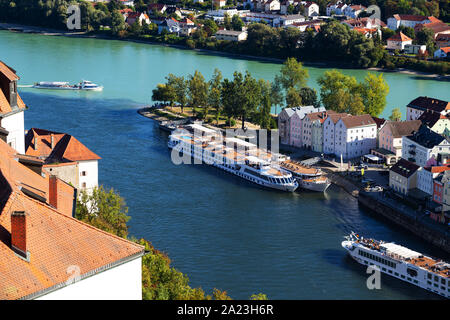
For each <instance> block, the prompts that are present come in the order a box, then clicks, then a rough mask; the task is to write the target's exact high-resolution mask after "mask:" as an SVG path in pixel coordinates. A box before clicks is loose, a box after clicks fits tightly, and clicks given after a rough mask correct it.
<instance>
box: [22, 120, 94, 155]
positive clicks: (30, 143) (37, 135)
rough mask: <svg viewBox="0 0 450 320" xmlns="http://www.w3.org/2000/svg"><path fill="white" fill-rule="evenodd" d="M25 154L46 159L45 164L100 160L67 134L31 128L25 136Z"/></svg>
mask: <svg viewBox="0 0 450 320" xmlns="http://www.w3.org/2000/svg"><path fill="white" fill-rule="evenodd" d="M52 137H53V147H52ZM35 144H36V145H35ZM25 154H27V155H30V156H36V157H39V158H41V159H46V162H47V163H51V162H74V161H87V160H99V159H101V158H100V157H99V156H98V155H96V154H95V153H94V152H92V151H91V150H89V149H88V148H87V147H86V146H85V145H83V144H82V143H81V142H80V141H78V140H77V139H76V138H75V137H73V136H71V135H69V134H66V133H60V132H53V131H48V130H44V129H38V128H31V129H30V130H29V131H28V133H27V135H26V136H25Z"/></svg>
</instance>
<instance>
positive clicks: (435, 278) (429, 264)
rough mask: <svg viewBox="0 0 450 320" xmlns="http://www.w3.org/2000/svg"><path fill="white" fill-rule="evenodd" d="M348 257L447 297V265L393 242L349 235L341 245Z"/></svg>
mask: <svg viewBox="0 0 450 320" xmlns="http://www.w3.org/2000/svg"><path fill="white" fill-rule="evenodd" d="M342 247H343V248H344V249H346V250H347V251H348V253H349V254H350V256H351V257H352V258H353V259H354V260H356V261H357V262H359V263H360V264H363V265H366V266H376V267H378V269H379V270H380V271H381V272H383V273H386V274H388V275H390V276H392V277H395V278H397V279H400V280H403V281H405V282H408V283H411V284H413V285H416V286H418V287H421V288H423V289H426V290H428V291H431V292H434V293H436V294H438V295H440V296H443V297H446V298H447V299H448V298H450V264H449V263H447V262H445V261H442V260H437V259H434V258H430V257H427V256H425V255H423V254H421V253H419V252H416V251H413V250H410V249H408V248H405V247H402V246H400V245H398V244H395V243H393V242H383V241H377V240H374V239H366V238H363V237H360V236H359V235H357V234H355V233H354V232H352V233H351V234H350V235H349V236H347V237H346V240H345V241H343V242H342Z"/></svg>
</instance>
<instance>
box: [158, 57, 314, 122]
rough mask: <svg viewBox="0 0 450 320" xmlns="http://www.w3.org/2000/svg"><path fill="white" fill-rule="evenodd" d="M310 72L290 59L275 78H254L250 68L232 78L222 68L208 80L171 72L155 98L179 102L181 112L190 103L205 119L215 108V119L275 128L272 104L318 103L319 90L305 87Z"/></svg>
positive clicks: (195, 74) (293, 59)
mask: <svg viewBox="0 0 450 320" xmlns="http://www.w3.org/2000/svg"><path fill="white" fill-rule="evenodd" d="M307 80H308V71H307V70H306V69H305V68H304V67H303V65H302V63H301V62H298V61H297V60H296V59H295V58H289V59H287V60H286V61H285V63H284V64H283V66H282V67H281V70H280V73H279V74H278V75H276V76H275V79H274V81H272V82H270V81H266V80H263V79H259V80H257V79H255V78H253V77H252V75H251V74H250V73H249V72H248V71H247V72H246V73H245V74H242V73H241V72H234V74H233V78H232V79H223V76H222V73H221V72H220V70H218V69H216V70H214V73H213V75H212V77H211V79H210V80H209V81H206V80H205V78H204V76H203V75H202V74H201V73H200V72H199V71H195V73H194V74H193V75H189V76H188V77H187V79H185V78H184V77H183V76H179V77H178V76H175V75H173V74H169V75H168V76H167V77H166V83H163V84H158V85H157V87H156V88H155V89H154V90H153V94H152V100H153V101H162V102H168V103H169V104H170V105H173V104H174V103H178V105H179V106H180V107H181V111H182V113H183V112H184V108H185V107H186V106H187V105H189V106H191V107H193V110H194V114H195V115H196V116H197V117H199V118H201V119H206V117H207V116H208V114H209V113H210V112H211V111H212V113H213V114H214V116H215V119H216V121H217V122H218V121H219V117H220V116H222V115H223V116H225V117H226V118H227V120H228V122H229V124H231V121H232V119H237V118H239V119H241V121H242V128H244V126H245V121H246V120H250V121H252V122H254V123H257V124H259V125H260V126H261V127H262V128H274V127H275V126H276V124H275V123H274V120H272V117H271V115H270V114H271V110H272V107H275V113H277V110H276V109H277V107H278V106H281V105H286V106H288V107H294V106H300V105H315V106H318V105H319V101H318V98H317V93H316V91H315V90H314V89H311V88H309V87H307V86H306V82H307Z"/></svg>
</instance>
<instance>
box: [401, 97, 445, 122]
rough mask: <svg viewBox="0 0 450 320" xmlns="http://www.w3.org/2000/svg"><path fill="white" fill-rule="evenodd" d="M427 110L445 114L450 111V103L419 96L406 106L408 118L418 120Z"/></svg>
mask: <svg viewBox="0 0 450 320" xmlns="http://www.w3.org/2000/svg"><path fill="white" fill-rule="evenodd" d="M427 110H431V111H433V112H437V113H440V114H441V115H443V116H445V115H447V114H448V113H449V112H450V103H449V102H448V101H444V100H439V99H436V98H429V97H417V98H416V99H414V100H413V101H411V102H410V103H409V104H408V105H407V106H406V119H407V120H417V119H419V117H420V116H421V115H422V113H424V112H425V111H427Z"/></svg>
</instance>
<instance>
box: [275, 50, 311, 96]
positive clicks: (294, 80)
mask: <svg viewBox="0 0 450 320" xmlns="http://www.w3.org/2000/svg"><path fill="white" fill-rule="evenodd" d="M308 77H309V75H308V70H307V69H305V68H304V67H303V65H302V63H301V62H299V61H297V60H296V59H295V58H288V59H287V60H286V61H285V62H284V63H283V66H282V67H281V70H280V77H279V78H278V80H279V81H280V82H281V85H282V86H283V88H284V89H285V90H288V89H290V88H295V89H298V90H300V89H301V88H303V87H305V86H306V81H307V80H308Z"/></svg>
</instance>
